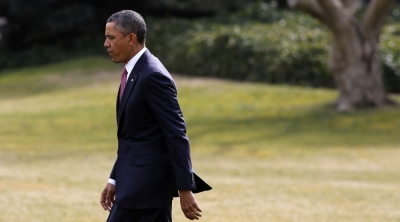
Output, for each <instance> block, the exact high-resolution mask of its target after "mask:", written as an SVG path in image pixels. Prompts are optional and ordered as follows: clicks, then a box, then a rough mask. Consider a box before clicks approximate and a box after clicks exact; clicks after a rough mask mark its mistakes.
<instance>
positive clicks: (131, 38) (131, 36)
mask: <svg viewBox="0 0 400 222" xmlns="http://www.w3.org/2000/svg"><path fill="white" fill-rule="evenodd" d="M128 35H129V45H134V44H136V43H137V36H136V35H135V33H129V34H128Z"/></svg>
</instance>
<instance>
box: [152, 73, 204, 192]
mask: <svg viewBox="0 0 400 222" xmlns="http://www.w3.org/2000/svg"><path fill="white" fill-rule="evenodd" d="M145 96H146V101H147V102H148V104H149V106H150V109H151V110H152V112H153V114H154V116H155V117H156V119H157V122H158V124H159V126H160V128H161V131H162V133H163V135H164V137H165V141H166V143H167V146H168V149H169V153H170V156H171V160H172V165H173V170H174V175H175V181H176V186H177V188H178V190H193V189H195V188H196V184H195V181H194V176H193V169H192V163H191V159H190V145H189V139H188V137H187V135H186V124H185V121H184V119H183V115H182V111H181V109H180V106H179V104H178V98H177V91H176V87H175V83H174V81H173V80H172V79H171V78H170V77H169V76H166V75H164V74H162V73H152V74H150V75H149V76H147V78H146V80H145Z"/></svg>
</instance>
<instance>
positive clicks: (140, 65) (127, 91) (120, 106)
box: [117, 50, 149, 126]
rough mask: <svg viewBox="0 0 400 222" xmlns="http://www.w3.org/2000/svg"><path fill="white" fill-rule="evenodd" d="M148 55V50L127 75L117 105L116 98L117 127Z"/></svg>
mask: <svg viewBox="0 0 400 222" xmlns="http://www.w3.org/2000/svg"><path fill="white" fill-rule="evenodd" d="M148 54H149V50H146V51H145V52H144V53H143V55H142V56H141V57H140V58H139V60H138V61H137V63H136V64H135V66H134V67H133V69H132V72H131V74H129V78H128V80H127V82H126V86H125V89H124V94H122V98H121V102H120V103H118V98H117V110H118V115H117V121H118V126H119V122H120V121H121V116H122V113H123V111H124V108H125V104H126V101H127V100H128V97H129V95H130V93H131V91H132V89H133V86H134V85H135V83H136V80H137V77H138V72H139V71H140V70H141V69H142V68H143V65H144V63H145V62H146V61H147V56H148Z"/></svg>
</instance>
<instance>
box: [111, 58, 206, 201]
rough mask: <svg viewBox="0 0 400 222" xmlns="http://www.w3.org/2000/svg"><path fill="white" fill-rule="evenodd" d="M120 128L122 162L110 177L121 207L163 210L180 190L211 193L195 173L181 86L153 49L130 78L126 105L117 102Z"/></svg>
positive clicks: (140, 60) (141, 59)
mask: <svg viewBox="0 0 400 222" xmlns="http://www.w3.org/2000/svg"><path fill="white" fill-rule="evenodd" d="M118 98H119V96H118ZM117 124H118V133H117V136H118V152H117V153H118V157H117V160H116V162H115V164H114V167H113V170H112V172H111V175H110V178H111V179H114V180H115V181H116V199H115V203H116V204H117V205H118V206H119V207H122V208H127V209H148V208H157V207H162V206H164V205H165V204H167V202H168V201H170V200H171V197H172V196H174V195H175V196H176V194H177V190H193V191H194V192H201V191H204V190H209V189H211V187H209V186H208V185H207V184H206V183H205V182H204V181H202V180H201V179H200V178H199V177H197V175H196V174H194V172H193V169H192V164H191V159H190V145H189V140H188V137H187V135H186V125H185V122H184V119H183V115H182V112H181V109H180V107H179V104H178V100H177V90H176V86H175V82H174V80H173V79H172V77H171V75H170V74H169V72H168V71H167V70H166V69H165V67H164V66H163V65H162V63H161V62H160V61H159V60H158V59H157V58H156V57H155V56H153V55H152V54H151V53H150V52H149V51H148V50H146V51H145V53H144V54H143V55H142V56H141V57H140V58H139V60H138V62H137V63H136V65H135V66H134V68H133V70H132V72H131V73H130V75H129V78H128V80H127V84H126V86H125V90H124V93H123V96H122V99H121V102H119V101H118V99H117ZM196 182H197V187H196Z"/></svg>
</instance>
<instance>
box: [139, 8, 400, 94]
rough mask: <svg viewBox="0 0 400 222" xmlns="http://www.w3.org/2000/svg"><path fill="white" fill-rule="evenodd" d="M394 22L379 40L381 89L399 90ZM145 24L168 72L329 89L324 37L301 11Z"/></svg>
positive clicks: (151, 45)
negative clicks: (382, 82)
mask: <svg viewBox="0 0 400 222" xmlns="http://www.w3.org/2000/svg"><path fill="white" fill-rule="evenodd" d="M393 18H395V17H393V16H391V19H392V20H391V23H389V24H388V25H387V27H386V28H385V31H384V35H383V37H382V39H383V40H382V65H383V70H384V81H385V85H386V88H387V89H388V90H389V91H390V92H400V78H399V75H396V73H397V74H398V73H399V72H400V71H399V69H400V60H399V59H398V58H399V53H400V42H399V36H398V34H399V33H400V27H398V25H397V23H395V22H396V21H393V20H394V19H393ZM146 20H147V21H148V22H147V23H148V29H149V34H148V37H147V38H148V39H147V46H148V47H149V48H150V50H151V51H152V52H153V53H154V54H156V55H157V56H158V57H160V59H161V60H162V61H163V63H164V64H165V65H166V66H167V68H168V69H169V70H171V71H173V72H178V73H184V74H190V75H196V76H215V77H221V78H229V79H235V80H245V81H260V82H268V83H285V84H293V85H303V86H313V87H334V80H333V77H332V75H331V74H330V72H329V69H328V64H327V63H328V60H329V58H328V51H329V50H330V48H329V42H330V40H329V38H330V37H329V33H328V31H327V30H326V28H325V27H324V26H323V25H321V24H319V23H318V22H317V21H316V20H315V19H313V18H311V17H309V16H307V15H305V14H304V13H301V12H297V11H290V10H277V9H276V8H274V7H271V6H270V5H267V4H259V5H257V6H254V7H250V8H247V9H246V10H243V11H241V12H239V13H236V14H234V15H222V16H219V17H216V18H213V19H202V20H178V19H167V20H163V21H159V20H154V19H151V18H146ZM388 29H390V30H392V32H390V31H388ZM393 30H394V31H393ZM393 42H395V46H393ZM389 45H390V47H389Z"/></svg>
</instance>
